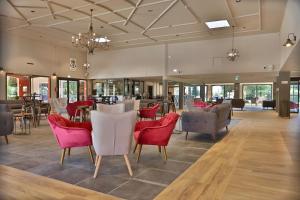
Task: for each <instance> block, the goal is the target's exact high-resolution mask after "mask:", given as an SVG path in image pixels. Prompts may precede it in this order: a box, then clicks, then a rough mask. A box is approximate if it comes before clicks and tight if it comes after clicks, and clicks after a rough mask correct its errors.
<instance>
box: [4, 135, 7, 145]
mask: <svg viewBox="0 0 300 200" xmlns="http://www.w3.org/2000/svg"><path fill="white" fill-rule="evenodd" d="M4 137H5V142H6V144H8V137H7V135H5V136H4Z"/></svg>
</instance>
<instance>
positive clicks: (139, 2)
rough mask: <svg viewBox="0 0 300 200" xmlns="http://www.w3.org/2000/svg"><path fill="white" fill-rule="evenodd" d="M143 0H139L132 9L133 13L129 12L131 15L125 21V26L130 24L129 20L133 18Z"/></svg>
mask: <svg viewBox="0 0 300 200" xmlns="http://www.w3.org/2000/svg"><path fill="white" fill-rule="evenodd" d="M142 1H143V0H139V1H138V2H137V3H136V5H135V7H134V9H133V10H132V11H131V13H130V14H129V16H128V17H127V19H126V21H125V22H124V24H123V25H124V26H126V25H127V24H128V22H129V21H130V20H131V18H132V16H133V15H134V13H135V12H136V10H137V9H138V7H139V6H140V4H141V3H142Z"/></svg>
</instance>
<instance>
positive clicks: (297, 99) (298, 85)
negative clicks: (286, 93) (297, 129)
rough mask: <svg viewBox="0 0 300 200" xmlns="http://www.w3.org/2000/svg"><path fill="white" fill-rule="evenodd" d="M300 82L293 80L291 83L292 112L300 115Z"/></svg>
mask: <svg viewBox="0 0 300 200" xmlns="http://www.w3.org/2000/svg"><path fill="white" fill-rule="evenodd" d="M299 104H300V80H298V79H292V80H291V83H290V111H291V112H293V113H299Z"/></svg>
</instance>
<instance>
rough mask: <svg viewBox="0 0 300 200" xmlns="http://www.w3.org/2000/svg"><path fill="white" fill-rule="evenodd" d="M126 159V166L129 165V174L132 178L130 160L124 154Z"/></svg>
mask: <svg viewBox="0 0 300 200" xmlns="http://www.w3.org/2000/svg"><path fill="white" fill-rule="evenodd" d="M124 159H125V162H126V165H127V169H128V173H129V175H130V176H132V169H131V165H130V162H129V160H128V156H127V154H124Z"/></svg>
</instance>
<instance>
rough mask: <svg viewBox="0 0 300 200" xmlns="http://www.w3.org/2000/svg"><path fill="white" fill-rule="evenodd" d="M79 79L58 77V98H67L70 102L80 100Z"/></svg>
mask: <svg viewBox="0 0 300 200" xmlns="http://www.w3.org/2000/svg"><path fill="white" fill-rule="evenodd" d="M78 88H79V81H78V80H74V79H60V78H58V91H57V92H58V95H57V96H58V98H67V99H68V103H73V102H76V101H78V97H79V90H78Z"/></svg>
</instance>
